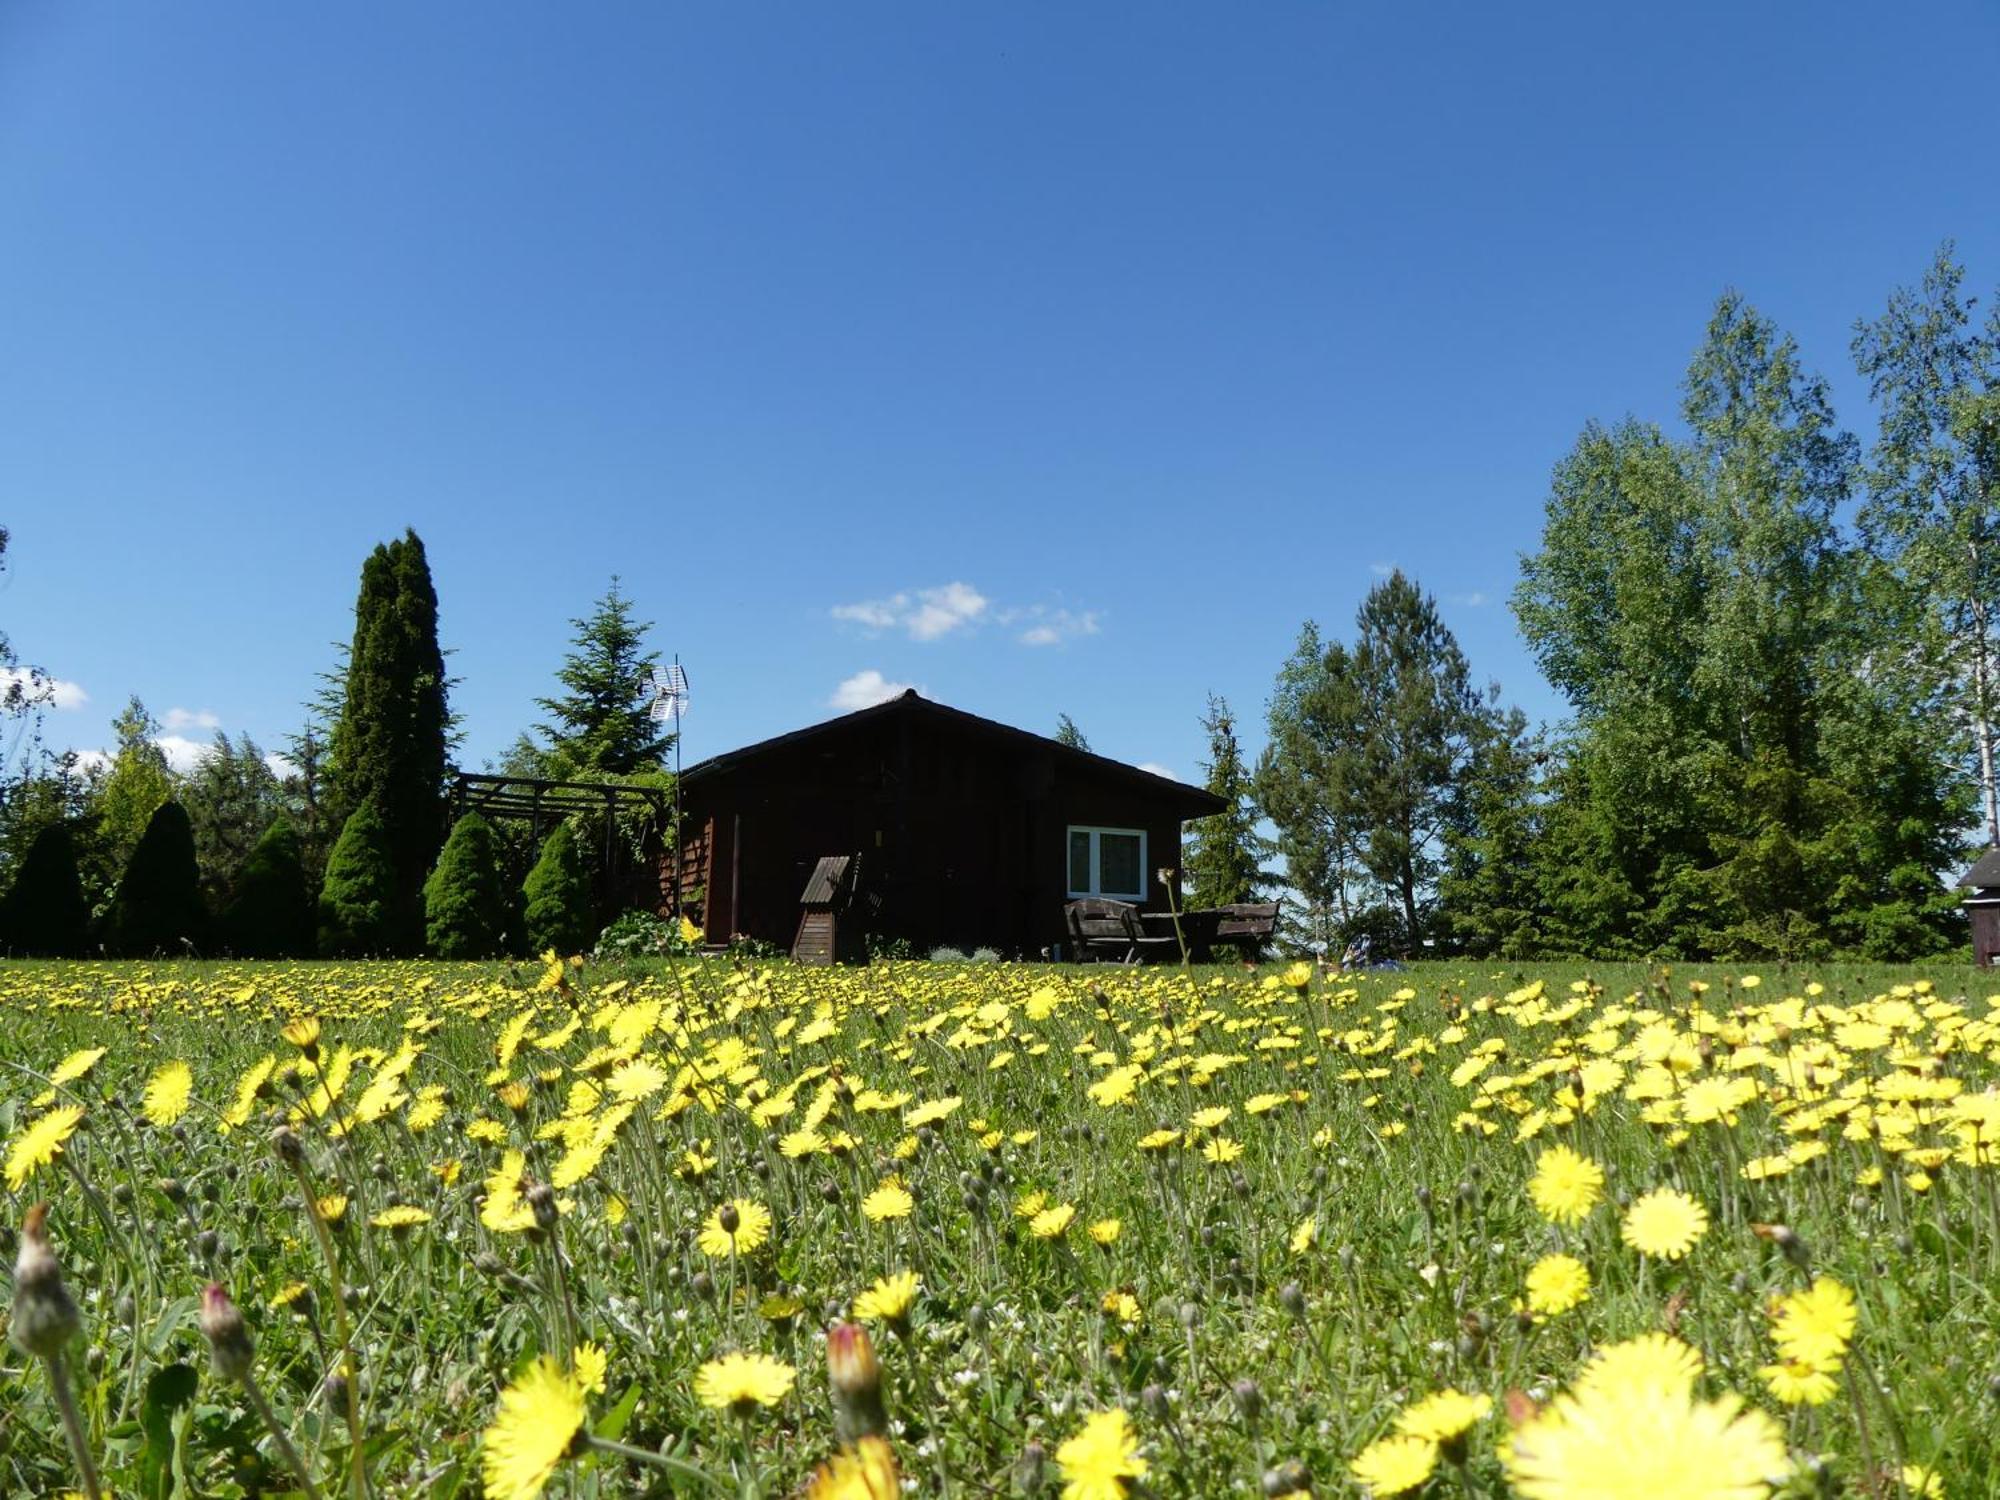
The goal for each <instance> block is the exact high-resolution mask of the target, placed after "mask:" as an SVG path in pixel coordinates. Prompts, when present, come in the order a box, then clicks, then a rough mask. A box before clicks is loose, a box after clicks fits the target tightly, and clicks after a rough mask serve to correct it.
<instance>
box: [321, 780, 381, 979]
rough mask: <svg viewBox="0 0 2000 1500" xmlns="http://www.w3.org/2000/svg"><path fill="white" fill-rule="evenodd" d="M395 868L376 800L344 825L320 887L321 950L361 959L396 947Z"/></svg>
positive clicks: (325, 953)
mask: <svg viewBox="0 0 2000 1500" xmlns="http://www.w3.org/2000/svg"><path fill="white" fill-rule="evenodd" d="M397 926H398V924H397V921H396V867H395V864H394V863H393V861H392V860H391V858H390V854H389V834H388V830H387V829H386V828H385V827H384V826H383V823H382V814H381V812H380V810H379V809H378V808H377V807H376V806H375V803H374V801H373V799H370V800H369V801H367V802H364V803H362V804H361V805H360V806H359V807H357V808H356V809H355V810H354V811H353V812H352V813H351V814H349V815H348V819H347V822H346V823H345V824H344V825H343V826H342V827H341V830H340V837H339V838H338V839H336V840H334V844H333V852H332V853H331V854H330V855H328V856H327V861H326V880H325V882H324V883H323V884H322V885H321V886H320V891H319V951H320V952H321V953H322V954H323V955H324V956H325V957H327V958H363V957H367V956H369V955H371V954H378V953H392V952H394V951H395V949H396V933H397Z"/></svg>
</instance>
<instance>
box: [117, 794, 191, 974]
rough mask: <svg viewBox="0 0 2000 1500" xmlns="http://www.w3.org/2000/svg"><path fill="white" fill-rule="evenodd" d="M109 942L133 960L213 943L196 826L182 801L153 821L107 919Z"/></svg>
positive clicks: (163, 805)
mask: <svg viewBox="0 0 2000 1500" xmlns="http://www.w3.org/2000/svg"><path fill="white" fill-rule="evenodd" d="M105 940H106V946H107V947H109V948H110V950H111V951H112V952H113V953H118V954H122V955H124V956H126V957H128V958H145V957H149V956H151V955H152V954H155V953H166V954H171V955H176V956H177V955H179V954H181V953H182V952H184V951H185V950H186V949H187V948H188V947H190V946H192V947H194V948H200V947H202V946H203V945H205V944H206V942H207V941H208V910H207V905H206V903H205V902H204V901H203V900H202V896H201V870H200V868H199V866H198V865H197V864H196V863H195V853H194V825H193V824H192V823H191V822H190V821H189V820H188V815H187V809H186V808H184V807H182V806H181V805H180V803H178V802H163V803H161V804H160V805H159V807H158V808H157V809H155V810H154V813H153V816H152V817H151V818H149V819H148V820H147V822H146V831H145V832H144V833H143V834H141V835H140V836H139V846H138V847H137V848H136V849H134V850H133V851H132V858H131V861H130V862H129V863H128V864H127V865H126V866H125V874H124V877H123V878H122V879H120V880H119V882H118V891H117V894H116V895H114V896H113V897H112V898H111V909H110V911H109V912H108V913H106V915H105Z"/></svg>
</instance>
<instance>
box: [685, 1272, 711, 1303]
mask: <svg viewBox="0 0 2000 1500" xmlns="http://www.w3.org/2000/svg"><path fill="white" fill-rule="evenodd" d="M688 1290H689V1291H691V1292H693V1293H694V1294H695V1295H696V1296H697V1297H699V1298H701V1300H702V1301H704V1302H706V1301H707V1300H708V1299H709V1298H710V1297H713V1296H714V1295H715V1278H714V1277H713V1276H711V1275H709V1274H708V1272H706V1271H697V1272H695V1273H694V1275H692V1276H690V1277H689V1278H688Z"/></svg>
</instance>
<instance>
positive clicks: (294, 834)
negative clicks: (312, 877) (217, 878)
mask: <svg viewBox="0 0 2000 1500" xmlns="http://www.w3.org/2000/svg"><path fill="white" fill-rule="evenodd" d="M222 938H223V941H224V943H226V944H227V945H228V947H229V951H230V952H231V953H233V954H235V955H236V956H237V957H238V958H309V957H311V956H312V952H313V946H314V941H315V933H314V921H313V900H312V892H311V889H310V888H309V886H308V884H307V880H306V869H305V851H304V845H303V842H302V841H301V839H300V838H299V831H298V829H297V828H296V827H295V826H294V825H293V823H292V820H291V819H290V818H287V817H284V816H282V815H281V816H279V817H277V818H274V819H272V821H271V826H270V827H268V828H266V829H265V830H264V833H263V836H262V837H261V838H259V839H258V840H257V842H256V844H255V845H253V846H252V847H251V850H250V854H249V857H248V858H247V859H245V860H244V861H243V869H242V872H241V874H239V875H238V877H237V880H236V894H235V896H234V897H233V898H232V899H231V901H230V903H229V905H228V907H227V909H225V910H224V912H223V914H222Z"/></svg>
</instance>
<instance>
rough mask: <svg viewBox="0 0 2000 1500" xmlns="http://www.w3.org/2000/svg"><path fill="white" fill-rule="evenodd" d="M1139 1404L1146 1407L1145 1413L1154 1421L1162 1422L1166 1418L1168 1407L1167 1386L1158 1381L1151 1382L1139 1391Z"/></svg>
mask: <svg viewBox="0 0 2000 1500" xmlns="http://www.w3.org/2000/svg"><path fill="white" fill-rule="evenodd" d="M1139 1404H1140V1405H1141V1406H1143V1407H1145V1408H1146V1415H1147V1416H1149V1417H1151V1418H1152V1419H1153V1420H1154V1421H1156V1422H1164V1421H1166V1420H1167V1415H1168V1411H1169V1409H1170V1408H1169V1403H1168V1401H1167V1388H1166V1387H1165V1386H1163V1385H1161V1384H1160V1383H1159V1382H1158V1381H1155V1382H1153V1383H1152V1384H1150V1385H1148V1386H1147V1387H1146V1388H1145V1389H1144V1390H1142V1391H1140V1392H1139Z"/></svg>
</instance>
